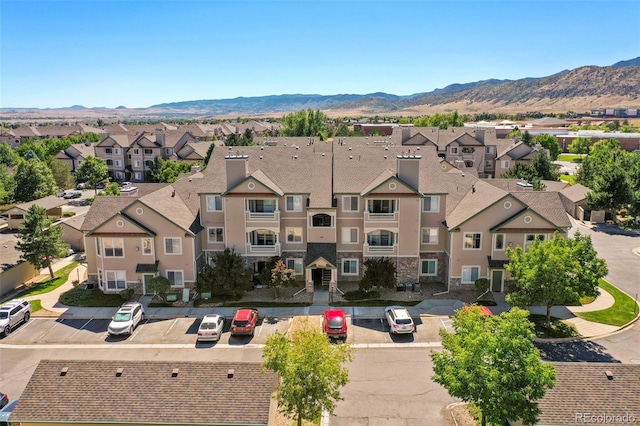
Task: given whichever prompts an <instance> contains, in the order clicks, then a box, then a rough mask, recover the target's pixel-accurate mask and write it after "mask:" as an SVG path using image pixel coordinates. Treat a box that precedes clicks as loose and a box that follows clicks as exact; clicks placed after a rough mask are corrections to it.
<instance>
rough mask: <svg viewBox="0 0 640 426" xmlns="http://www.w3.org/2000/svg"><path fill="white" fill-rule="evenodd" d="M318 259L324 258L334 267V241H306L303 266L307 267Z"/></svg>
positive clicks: (335, 264) (335, 262) (335, 260)
mask: <svg viewBox="0 0 640 426" xmlns="http://www.w3.org/2000/svg"><path fill="white" fill-rule="evenodd" d="M318 260H324V261H325V262H327V263H329V264H330V265H331V266H333V267H334V268H335V267H337V258H336V243H307V252H306V254H305V256H304V266H305V267H308V266H310V265H312V264H313V263H315V262H317V261H318Z"/></svg>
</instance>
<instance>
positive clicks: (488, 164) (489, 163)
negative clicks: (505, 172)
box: [484, 160, 493, 169]
mask: <svg viewBox="0 0 640 426" xmlns="http://www.w3.org/2000/svg"><path fill="white" fill-rule="evenodd" d="M492 167H493V161H491V160H485V162H484V168H485V169H490V168H492Z"/></svg>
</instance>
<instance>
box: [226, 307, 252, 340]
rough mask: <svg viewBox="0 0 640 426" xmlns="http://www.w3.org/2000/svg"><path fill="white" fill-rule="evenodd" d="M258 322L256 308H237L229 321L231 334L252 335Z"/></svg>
mask: <svg viewBox="0 0 640 426" xmlns="http://www.w3.org/2000/svg"><path fill="white" fill-rule="evenodd" d="M257 323H258V310H257V309H254V308H242V309H238V310H237V311H236V313H235V315H234V316H233V321H231V335H232V336H253V333H254V332H255V330H256V324H257Z"/></svg>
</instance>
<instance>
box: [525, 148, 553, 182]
mask: <svg viewBox="0 0 640 426" xmlns="http://www.w3.org/2000/svg"><path fill="white" fill-rule="evenodd" d="M531 167H533V169H534V170H535V173H536V176H537V177H539V178H540V179H543V180H560V173H558V168H557V167H556V166H555V164H553V163H552V162H551V159H550V158H549V154H548V153H547V151H544V150H543V151H539V152H538V153H537V154H536V155H535V156H534V157H533V158H532V159H531Z"/></svg>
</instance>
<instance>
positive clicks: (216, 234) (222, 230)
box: [207, 226, 224, 244]
mask: <svg viewBox="0 0 640 426" xmlns="http://www.w3.org/2000/svg"><path fill="white" fill-rule="evenodd" d="M214 229H215V230H216V233H215V236H216V239H211V231H212V230H214ZM217 230H220V231H221V232H220V234H218V232H217ZM218 236H220V238H221V240H218ZM207 241H208V242H210V243H212V244H217V243H224V228H223V227H221V226H209V227H207Z"/></svg>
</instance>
